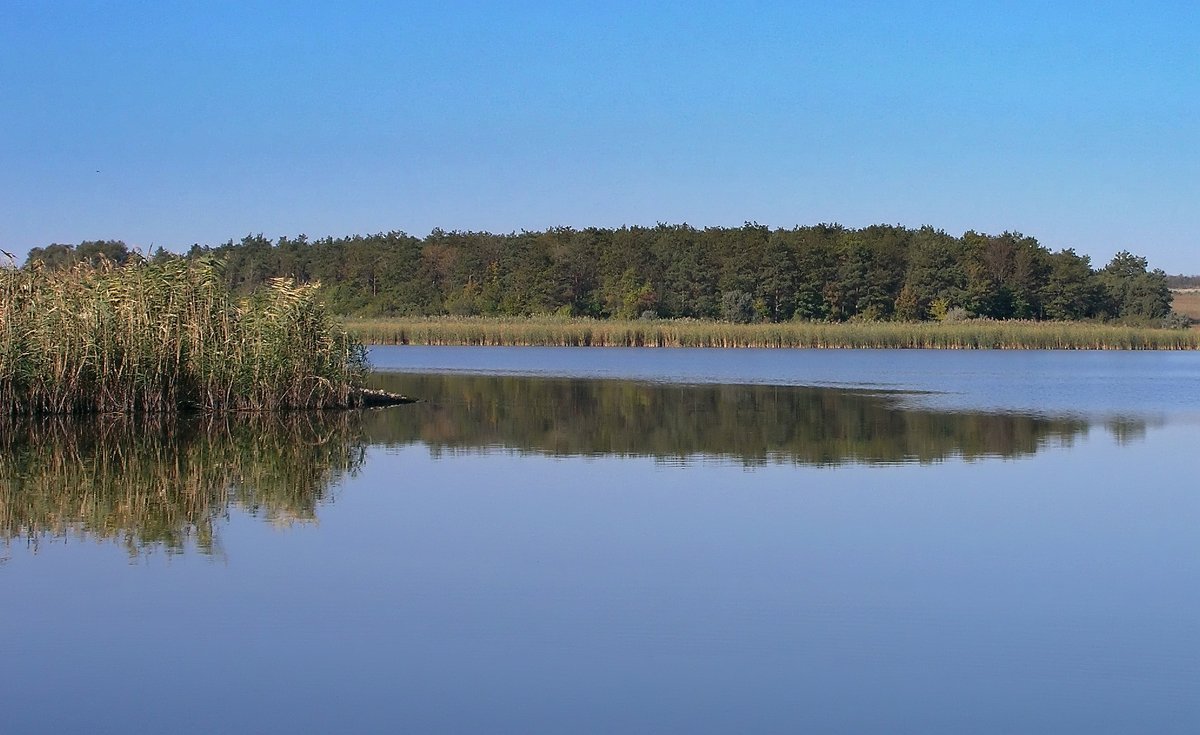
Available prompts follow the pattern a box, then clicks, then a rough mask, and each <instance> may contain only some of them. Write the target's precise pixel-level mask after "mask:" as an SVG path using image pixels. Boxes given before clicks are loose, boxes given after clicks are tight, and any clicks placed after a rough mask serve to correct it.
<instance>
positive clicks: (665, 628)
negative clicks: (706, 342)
mask: <svg viewBox="0 0 1200 735" xmlns="http://www.w3.org/2000/svg"><path fill="white" fill-rule="evenodd" d="M373 359H374V361H375V363H376V365H377V366H379V367H380V368H382V369H384V370H386V371H387V372H383V373H381V374H379V375H378V376H377V378H376V380H377V381H378V383H379V384H381V385H384V386H386V387H389V388H391V389H393V390H400V391H404V392H407V393H409V394H411V395H415V396H420V397H422V398H424V399H426V402H424V403H421V404H417V405H413V406H404V407H398V408H393V409H386V410H380V411H370V412H365V413H354V414H334V415H325V416H312V415H295V416H284V417H273V418H272V417H258V418H255V419H240V420H236V421H235V420H229V421H201V420H191V421H186V422H181V423H177V424H169V425H161V424H159V425H155V424H147V423H146V422H111V421H109V422H101V423H84V424H80V423H78V422H75V423H72V422H44V423H37V424H33V425H25V424H18V425H11V426H6V427H4V433H3V435H2V437H3V438H2V443H3V445H4V446H3V447H2V449H3V454H2V456H0V532H2V533H3V535H4V537H5V538H7V539H8V541H7V544H6V545H4V546H0V560H2V563H0V582H2V584H3V590H4V591H3V593H0V624H3V626H4V630H6V631H7V633H6V638H5V640H6V644H5V646H4V652H5V654H6V656H5V659H6V664H7V665H6V666H5V673H4V674H2V675H0V676H3V677H4V680H3V684H4V686H3V687H2V688H0V706H2V707H3V712H4V715H3V720H2V722H3V726H2V727H3V731H4V732H6V733H7V732H43V731H57V732H113V731H121V732H162V731H171V732H204V733H209V732H330V731H379V732H421V733H437V732H487V733H494V732H512V733H529V732H555V733H557V732H623V733H624V732H635V733H636V732H645V733H659V732H739V733H740V732H787V733H792V732H880V733H904V732H911V733H939V732H945V733H962V732H971V733H991V732H994V733H1043V732H1044V733H1064V732H1067V733H1069V732H1081V733H1082V732H1086V733H1142V732H1156V733H1176V732H1178V733H1193V732H1197V731H1200V697H1197V696H1196V693H1197V692H1198V691H1200V534H1198V533H1197V529H1200V490H1198V484H1197V482H1196V478H1197V476H1198V475H1200V454H1198V451H1197V449H1198V447H1200V355H1190V354H1157V353H1153V354H1136V353H1135V354H1126V353H1117V354H1105V353H1049V352H1038V353H988V352H978V353H963V352H909V351H904V352H870V351H861V352H832V351H830V352H810V351H753V350H744V351H717V350H712V351H691V350H632V349H624V350H621V349H614V350H604V349H586V350H571V349H554V350H541V349H534V348H524V349H482V348H475V349H457V348H433V349H423V348H393V349H378V350H376V351H375V352H374V353H373Z"/></svg>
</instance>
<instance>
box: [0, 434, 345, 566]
mask: <svg viewBox="0 0 1200 735" xmlns="http://www.w3.org/2000/svg"><path fill="white" fill-rule="evenodd" d="M2 429H3V430H2V432H0V535H2V536H3V538H4V539H5V540H7V541H9V542H12V541H13V540H24V541H25V542H27V543H28V544H29V545H30V546H32V547H35V548H36V546H37V545H38V544H39V543H41V541H43V540H44V539H45V538H47V537H53V538H62V537H76V538H94V539H98V540H108V541H115V542H118V543H120V544H123V545H124V546H125V547H126V548H127V549H128V551H129V552H130V554H138V553H142V552H146V551H150V550H154V549H162V550H165V551H167V552H169V553H177V552H180V551H183V550H185V549H186V548H188V547H189V546H193V547H194V548H195V549H197V550H198V551H200V552H202V553H206V554H211V553H213V552H214V551H217V550H219V542H218V536H217V524H218V522H219V521H221V520H223V519H225V518H227V517H228V515H229V511H230V508H234V507H236V508H240V509H242V510H244V511H246V512H249V513H252V514H254V515H256V516H259V517H262V518H264V519H266V520H269V521H271V522H273V523H277V524H290V523H295V522H304V521H309V520H312V519H314V518H315V517H316V509H317V506H318V505H319V504H320V503H321V502H322V501H323V500H325V499H327V498H328V496H329V493H330V489H331V487H333V486H334V485H335V484H336V483H337V482H338V481H339V480H340V479H341V478H342V477H343V476H345V475H347V474H353V473H355V472H356V471H357V470H358V469H359V468H360V467H361V466H362V463H363V459H364V457H365V454H366V452H365V446H366V445H365V442H364V440H363V435H362V427H361V414H357V413H349V412H346V413H326V414H318V413H289V414H278V415H274V416H270V415H250V416H246V415H242V416H234V417H226V418H223V419H214V418H202V417H191V418H179V419H174V420H165V419H158V420H154V419H139V420H130V419H124V418H112V417H107V418H101V419H94V420H81V419H75V420H71V419H61V418H60V419H50V420H45V421H26V422H18V423H9V424H7V425H5V426H3V427H2Z"/></svg>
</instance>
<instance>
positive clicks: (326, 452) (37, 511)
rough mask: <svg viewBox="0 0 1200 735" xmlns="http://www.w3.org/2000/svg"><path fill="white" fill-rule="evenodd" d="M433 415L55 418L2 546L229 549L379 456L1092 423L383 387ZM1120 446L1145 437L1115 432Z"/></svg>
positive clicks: (4, 470)
mask: <svg viewBox="0 0 1200 735" xmlns="http://www.w3.org/2000/svg"><path fill="white" fill-rule="evenodd" d="M375 379H376V381H377V382H378V383H379V385H380V386H381V387H384V388H386V389H388V390H393V391H396V392H402V393H406V394H408V395H412V396H419V397H421V398H423V399H425V402H424V403H420V404H415V405H410V406H398V407H394V408H389V409H381V410H371V411H345V412H329V413H315V412H308V413H300V412H297V413H280V414H271V415H269V414H259V415H230V416H227V417H223V418H214V417H198V416H193V417H183V418H174V419H165V418H159V419H154V418H143V419H136V420H135V419H129V418H112V417H108V418H95V419H87V420H82V419H69V418H57V419H49V420H41V421H24V422H9V423H7V424H5V425H4V426H2V427H0V429H2V432H0V535H2V536H3V538H4V539H5V540H7V541H8V542H9V543H12V542H15V541H21V540H23V541H25V542H26V543H27V544H29V545H30V546H32V547H34V548H36V547H37V545H38V544H39V543H40V542H42V541H43V540H44V539H46V538H59V537H66V538H69V537H77V538H93V539H101V540H108V541H115V542H117V543H120V544H122V545H124V546H125V548H127V549H128V551H129V553H130V554H139V553H146V552H149V551H153V550H165V551H167V552H168V553H177V552H180V551H184V550H185V549H187V548H194V549H196V550H198V551H200V552H202V553H205V554H211V553H214V552H215V551H218V550H219V548H220V544H219V541H218V533H217V530H218V525H219V524H220V522H221V521H223V520H225V519H227V518H228V517H229V514H230V511H231V509H241V510H243V511H245V512H248V513H250V514H253V515H256V516H259V517H261V518H264V519H266V520H268V521H270V522H273V523H279V524H290V523H295V522H304V521H310V520H313V519H315V517H316V513H317V508H318V506H319V505H320V504H321V503H322V502H324V501H326V500H328V499H329V498H330V497H331V493H332V492H333V489H334V488H336V487H337V486H338V485H339V484H340V483H341V482H342V481H343V480H344V479H345V478H346V477H347V476H353V475H354V474H356V473H357V472H358V471H359V470H360V469H361V468H362V466H363V464H364V462H365V458H366V456H367V453H366V449H367V447H368V446H371V445H382V446H392V447H395V446H405V445H412V444H422V445H425V446H427V447H429V449H430V451H431V452H432V453H433V454H434V455H435V456H438V455H440V454H442V453H457V452H470V453H488V452H492V451H496V450H497V449H499V450H501V451H511V452H518V453H536V454H546V455H552V456H583V457H594V456H606V455H611V456H619V457H653V458H655V459H656V460H658V461H664V462H672V463H682V464H688V463H692V462H694V461H695V460H697V459H715V460H717V461H734V462H739V463H742V464H744V465H745V466H751V467H752V466H758V465H763V464H766V463H781V464H796V465H808V466H818V467H832V466H838V465H844V464H851V463H860V464H872V465H881V464H895V463H908V462H922V463H930V462H939V461H943V460H946V459H948V458H954V457H961V458H965V459H968V460H975V459H980V458H987V457H1005V458H1012V457H1021V456H1026V455H1031V454H1033V453H1035V452H1037V451H1038V450H1039V449H1042V448H1044V447H1046V446H1064V445H1069V444H1071V443H1072V442H1073V441H1074V440H1075V438H1076V437H1079V436H1082V435H1085V434H1086V433H1087V432H1088V430H1089V428H1090V426H1091V424H1090V422H1089V421H1088V420H1086V419H1083V418H1079V417H1048V416H1036V415H1027V414H1004V413H981V412H946V411H936V410H930V409H920V408H912V407H905V405H904V402H903V401H902V400H901V396H898V395H888V394H880V393H867V392H855V391H846V390H837V389H828V388H800V387H779V386H766V385H678V384H653V383H639V382H630V381H618V380H586V379H547V378H529V377H497V376H481V375H403V374H380V375H377V376H376V378H375ZM1105 426H1106V427H1107V428H1108V430H1109V431H1111V432H1112V433H1113V434H1114V435H1115V436H1116V437H1117V438H1118V440H1119V441H1120V442H1123V443H1127V442H1130V441H1136V440H1138V439H1140V438H1141V437H1142V436H1143V435H1144V433H1145V429H1146V426H1145V423H1144V422H1143V421H1140V420H1131V419H1127V420H1113V419H1109V420H1108V421H1107V423H1106V424H1105Z"/></svg>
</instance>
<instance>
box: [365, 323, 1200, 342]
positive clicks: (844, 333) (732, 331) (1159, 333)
mask: <svg viewBox="0 0 1200 735" xmlns="http://www.w3.org/2000/svg"><path fill="white" fill-rule="evenodd" d="M345 324H346V328H347V329H348V330H349V331H350V333H351V334H353V335H355V336H356V337H358V338H359V339H361V340H362V341H364V342H366V343H368V344H380V345H389V344H412V345H529V346H571V347H588V346H591V347H807V348H911V349H1054V350H1195V349H1200V332H1196V331H1188V330H1177V329H1149V328H1141V327H1129V326H1122V325H1116V324H1093V323H1083V322H1032V321H991V320H983V319H975V320H969V321H965V322H953V323H946V322H848V323H824V322H786V323H780V324H732V323H728V322H712V321H697V320H686V319H681V320H661V319H654V320H598V319H563V318H557V317H531V318H527V319H516V318H514V319H493V318H484V317H430V318H397V319H376V320H352V321H347V322H346V323H345Z"/></svg>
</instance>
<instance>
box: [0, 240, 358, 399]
mask: <svg viewBox="0 0 1200 735" xmlns="http://www.w3.org/2000/svg"><path fill="white" fill-rule="evenodd" d="M315 290H316V286H314V285H302V286H297V285H294V284H293V283H292V282H291V281H290V280H286V279H276V280H273V281H271V282H270V283H269V284H268V286H267V287H266V288H263V289H260V290H259V291H257V292H256V293H254V294H253V295H251V296H249V297H243V298H239V297H235V296H234V295H233V294H231V293H230V292H229V290H228V289H227V288H226V287H225V286H224V284H223V279H222V277H221V264H220V262H218V261H216V260H213V259H201V260H194V261H185V260H183V259H168V260H165V261H158V262H148V261H145V260H143V259H140V258H135V259H132V260H131V261H130V262H129V263H127V264H125V265H120V266H118V265H114V264H112V263H107V262H102V263H100V264H99V265H90V264H86V263H80V264H78V265H76V266H74V267H72V268H69V269H63V270H49V269H45V268H42V267H40V265H39V264H36V263H35V264H33V265H31V266H29V267H26V268H23V269H20V270H18V269H13V268H6V269H0V412H3V413H7V414H10V415H13V414H40V413H134V412H171V411H176V410H180V409H199V410H275V409H284V408H326V407H335V406H345V405H350V404H352V403H353V402H354V400H355V394H354V391H355V390H356V388H357V386H358V385H359V384H360V383H361V381H362V378H363V377H364V375H365V372H366V358H365V351H364V350H363V348H362V346H361V343H359V342H358V341H357V340H355V339H353V338H351V337H350V336H348V335H347V333H346V331H345V330H344V329H343V328H342V327H341V326H340V325H339V324H337V323H336V322H334V321H333V320H331V319H330V317H329V316H328V315H327V314H326V312H325V310H324V309H323V308H322V306H321V304H320V303H319V302H318V300H317V299H316V293H315Z"/></svg>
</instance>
